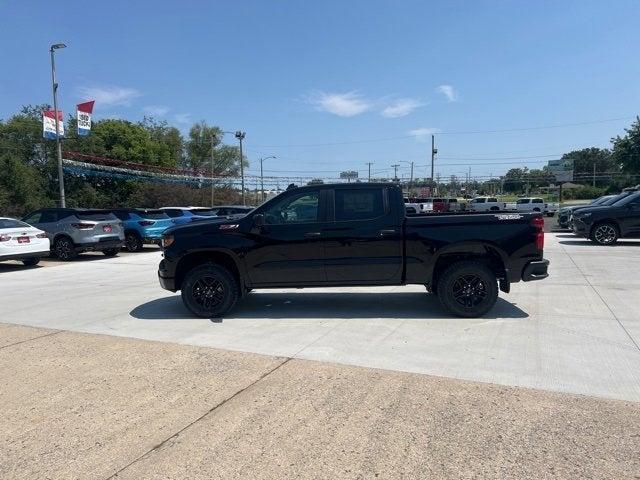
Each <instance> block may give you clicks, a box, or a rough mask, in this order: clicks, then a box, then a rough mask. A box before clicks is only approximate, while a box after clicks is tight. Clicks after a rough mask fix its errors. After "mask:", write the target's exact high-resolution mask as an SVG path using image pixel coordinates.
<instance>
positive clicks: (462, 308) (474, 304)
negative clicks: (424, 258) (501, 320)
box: [435, 260, 498, 318]
mask: <svg viewBox="0 0 640 480" xmlns="http://www.w3.org/2000/svg"><path fill="white" fill-rule="evenodd" d="M435 291H436V292H437V295H438V299H439V300H440V303H441V304H442V306H443V307H444V308H446V309H447V310H448V311H449V312H450V313H453V314H454V315H456V316H458V317H470V318H472V317H480V316H482V315H484V314H485V313H487V312H488V311H489V310H491V308H492V307H493V306H494V305H495V303H496V301H497V299H498V281H497V278H496V275H495V273H494V272H493V271H492V270H491V269H490V268H489V267H488V266H487V265H486V264H485V263H482V262H479V261H474V260H461V261H459V262H456V263H454V264H452V265H450V266H449V267H447V269H446V270H445V271H444V272H443V273H442V274H441V275H440V276H439V278H438V279H437V284H436V288H435Z"/></svg>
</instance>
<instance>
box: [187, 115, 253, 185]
mask: <svg viewBox="0 0 640 480" xmlns="http://www.w3.org/2000/svg"><path fill="white" fill-rule="evenodd" d="M222 138H223V132H222V130H221V129H220V128H219V127H213V126H209V125H207V123H206V122H204V121H202V122H199V123H196V124H195V125H193V126H192V127H191V129H190V130H189V140H187V142H186V152H187V155H186V158H185V166H186V167H187V168H188V169H190V170H194V171H201V172H203V173H204V174H205V175H206V174H209V173H210V172H211V149H212V148H213V173H214V175H238V174H239V171H240V162H239V156H240V152H239V150H238V147H235V146H231V145H223V144H222V143H221V142H222ZM243 161H244V166H245V168H246V167H248V166H249V163H248V162H247V160H246V158H244V159H243Z"/></svg>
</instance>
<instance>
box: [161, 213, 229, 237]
mask: <svg viewBox="0 0 640 480" xmlns="http://www.w3.org/2000/svg"><path fill="white" fill-rule="evenodd" d="M235 223H237V221H234V220H233V219H229V218H216V217H209V218H208V219H207V220H197V221H195V222H191V223H186V224H183V225H176V226H174V227H171V228H168V229H167V230H165V232H164V234H165V235H180V234H181V233H184V234H187V235H193V234H197V233H200V232H204V231H211V229H212V227H219V226H220V225H222V224H226V225H233V224H235Z"/></svg>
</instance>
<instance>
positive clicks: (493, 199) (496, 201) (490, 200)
mask: <svg viewBox="0 0 640 480" xmlns="http://www.w3.org/2000/svg"><path fill="white" fill-rule="evenodd" d="M488 202H489V203H498V199H497V198H490V199H489V200H488Z"/></svg>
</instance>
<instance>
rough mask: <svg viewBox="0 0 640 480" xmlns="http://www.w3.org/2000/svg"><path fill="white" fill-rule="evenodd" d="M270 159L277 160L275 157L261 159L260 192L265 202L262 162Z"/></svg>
mask: <svg viewBox="0 0 640 480" xmlns="http://www.w3.org/2000/svg"><path fill="white" fill-rule="evenodd" d="M270 158H276V157H275V156H274V155H271V156H269V157H264V158H261V159H260V191H261V192H262V193H261V194H260V198H261V199H262V201H263V202H264V175H263V173H262V162H264V161H265V160H268V159H270Z"/></svg>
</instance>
